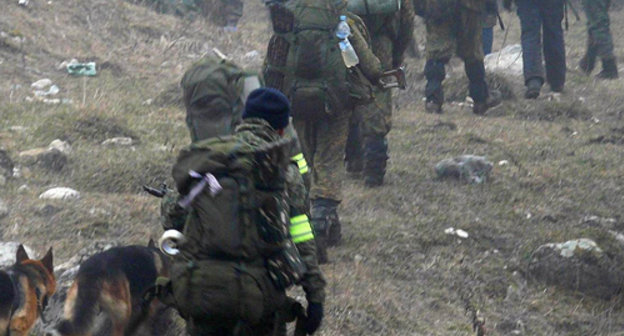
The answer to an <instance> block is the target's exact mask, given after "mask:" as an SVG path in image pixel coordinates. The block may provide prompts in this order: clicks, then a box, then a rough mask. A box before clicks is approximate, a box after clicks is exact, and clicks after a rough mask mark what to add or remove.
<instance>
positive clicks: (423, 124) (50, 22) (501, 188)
mask: <svg viewBox="0 0 624 336" xmlns="http://www.w3.org/2000/svg"><path fill="white" fill-rule="evenodd" d="M0 4H1V6H2V8H3V11H2V13H0V31H2V32H5V33H7V34H8V37H6V38H0V78H1V79H2V82H1V83H0V116H1V117H0V142H1V146H2V147H4V148H5V149H7V150H8V151H9V153H10V154H11V155H12V156H13V157H16V156H17V153H18V152H20V151H23V150H27V149H30V148H34V147H40V146H46V145H47V144H48V143H49V142H50V141H51V140H53V139H55V138H63V139H66V140H68V141H69V142H71V144H72V147H73V148H74V152H73V153H72V154H71V155H70V161H69V164H68V166H67V167H66V168H65V169H64V170H63V171H61V172H59V173H50V172H45V171H37V170H32V171H30V172H29V173H28V174H26V175H25V177H24V178H20V179H12V180H9V182H8V184H7V186H5V187H4V189H3V190H2V196H1V198H2V199H3V200H5V201H6V202H7V203H8V204H9V206H10V208H11V214H10V216H9V217H7V218H4V219H2V220H0V223H1V226H0V234H1V238H2V240H19V241H24V242H25V243H27V244H29V245H30V246H32V247H34V248H36V249H39V250H41V251H43V249H44V248H45V247H46V246H48V245H50V244H52V245H54V247H55V253H56V254H57V256H58V260H59V261H64V260H66V259H67V258H68V257H70V256H71V255H72V254H73V253H75V252H77V251H78V250H79V249H80V248H81V247H82V246H84V245H85V244H86V243H87V242H88V241H90V240H92V239H111V240H113V239H114V240H121V241H122V242H123V243H144V242H145V241H146V238H147V237H148V236H152V237H155V236H157V235H158V234H159V231H160V229H159V225H158V201H157V200H156V199H153V198H150V197H148V196H145V195H142V194H141V193H140V191H139V186H140V185H141V184H143V183H159V182H160V181H162V180H166V179H168V178H169V176H168V175H169V174H168V171H169V165H170V164H171V162H173V160H174V159H175V155H176V153H177V151H178V149H179V148H180V147H181V146H184V145H185V144H186V143H187V142H188V136H187V131H186V128H185V124H184V113H183V111H182V110H181V109H180V108H179V107H178V106H177V105H176V91H175V87H176V85H177V83H178V81H179V79H180V77H181V75H182V73H183V71H184V69H185V68H186V67H187V66H188V65H189V64H191V63H192V62H193V61H194V60H195V59H197V58H198V57H200V56H201V55H202V54H203V53H205V52H208V51H209V50H211V49H212V48H213V47H217V48H219V49H221V50H222V51H224V52H225V53H226V54H228V55H231V56H232V57H233V58H234V60H235V61H237V62H239V63H241V64H244V65H246V66H248V67H250V68H255V69H258V67H259V66H260V64H261V62H262V59H261V58H262V57H261V55H262V54H263V53H264V48H265V46H264V45H265V43H266V41H267V40H268V36H269V35H268V34H269V29H268V23H267V21H266V18H267V15H266V10H265V9H263V8H262V7H261V6H260V4H259V3H258V2H257V1H249V2H248V6H247V7H246V12H245V16H244V18H243V21H242V26H241V27H240V30H239V32H238V33H236V34H233V35H227V34H225V33H223V32H222V31H220V30H219V29H218V28H217V27H215V26H213V25H211V24H210V23H208V22H206V21H204V20H202V19H201V18H200V19H197V20H194V21H190V22H189V21H185V20H182V19H180V18H177V17H174V16H169V15H159V14H156V13H154V12H153V11H151V10H149V9H147V8H145V7H141V6H136V5H132V4H129V3H126V2H123V1H119V0H116V1H105V0H90V1H82V2H77V3H71V4H68V3H65V2H51V4H47V2H43V1H31V6H30V7H29V8H27V9H24V8H20V7H18V6H17V5H16V4H15V1H13V0H10V1H9V0H0ZM577 8H579V9H580V7H578V6H577ZM612 17H613V18H614V23H613V30H614V31H616V32H617V31H620V30H621V29H622V28H624V19H622V12H617V13H613V14H612ZM504 18H505V20H506V22H507V24H508V26H509V27H510V30H511V31H510V33H509V36H508V43H512V42H513V43H516V41H518V37H519V31H518V29H519V24H518V22H517V18H516V17H515V16H512V15H509V14H504ZM572 23H573V24H572V25H571V28H570V31H569V32H568V33H567V35H566V39H567V44H568V47H567V48H568V50H567V54H568V57H569V62H570V63H569V64H570V65H569V68H570V72H569V81H568V84H567V90H566V93H565V94H564V95H562V97H561V98H560V101H556V100H548V99H547V98H544V99H542V100H539V101H537V102H527V101H525V100H523V99H521V98H519V97H522V94H523V91H522V90H523V88H522V85H521V83H522V80H521V79H520V78H503V80H500V79H497V78H496V77H494V81H495V82H498V83H501V84H500V85H501V87H504V89H505V90H506V92H507V98H509V99H510V100H508V101H506V102H505V104H504V105H503V106H502V107H501V108H499V109H497V110H495V111H492V112H491V113H490V114H489V115H488V116H486V117H476V116H474V115H472V114H471V113H470V110H469V109H468V108H467V107H460V106H458V105H457V104H449V105H448V106H447V108H446V113H445V114H444V115H441V116H437V115H430V114H426V113H424V109H423V104H422V103H421V101H420V99H421V97H422V86H423V82H422V76H421V75H420V73H421V69H422V68H423V61H422V60H409V61H408V64H407V66H408V70H409V77H410V79H411V83H410V87H409V89H408V91H406V92H402V93H400V96H398V97H397V100H396V102H397V105H398V109H397V111H396V113H395V118H394V125H395V127H394V130H393V131H392V133H391V134H390V148H391V161H390V166H389V171H388V176H387V183H386V185H385V186H384V187H382V188H379V189H373V190H371V189H366V188H364V187H363V186H362V184H361V183H360V182H358V181H352V180H347V181H346V182H345V184H344V194H345V200H344V202H343V204H342V206H341V216H342V219H343V221H344V231H345V235H344V236H345V242H344V244H343V246H341V247H340V248H337V249H333V250H331V251H330V256H331V258H332V260H333V263H331V264H329V265H327V266H324V271H325V274H326V277H327V279H328V281H329V287H328V303H327V311H328V314H327V315H328V317H327V320H326V322H325V326H324V328H323V331H322V332H321V333H320V334H321V335H324V336H327V335H380V334H383V335H469V334H471V326H470V321H471V316H470V314H469V313H467V312H466V302H469V303H470V304H471V305H472V306H474V307H475V308H476V309H479V310H480V311H481V312H482V314H483V315H484V316H485V318H486V324H487V327H488V329H489V330H490V334H491V335H510V334H511V333H512V332H514V331H516V330H517V331H519V332H520V333H521V334H523V335H579V336H580V335H618V334H620V333H621V330H622V329H623V327H624V319H623V318H622V305H621V302H620V299H619V298H615V299H613V300H612V301H610V302H605V301H600V300H596V299H593V298H591V297H584V296H583V295H582V294H580V293H572V292H568V291H563V290H560V289H557V288H553V287H546V286H544V285H542V284H539V283H535V282H532V281H527V277H526V274H524V272H525V267H526V261H527V258H528V257H529V255H530V253H531V251H532V250H533V249H534V248H535V247H537V246H538V245H540V244H542V243H545V242H550V241H563V240H567V239H572V238H579V237H581V236H583V237H585V236H589V237H590V238H595V239H597V240H598V241H599V242H601V244H604V245H606V246H612V251H615V252H614V257H616V258H622V255H621V254H620V253H621V249H622V248H621V247H620V246H619V245H614V244H616V243H615V242H613V241H609V240H607V239H606V238H605V235H604V232H605V230H607V229H608V230H619V231H622V230H624V222H623V221H624V213H623V210H622V209H623V208H622V204H624V196H623V195H624V192H623V191H624V190H623V189H622V188H623V187H622V176H624V168H623V165H622V162H621V161H622V157H624V147H623V146H622V145H623V144H624V140H623V139H624V137H623V135H622V134H623V132H622V129H623V127H624V122H623V121H622V115H623V113H624V112H623V110H624V109H623V108H622V103H624V94H623V93H622V92H623V91H622V89H623V88H624V85H623V84H622V82H621V81H615V82H609V83H605V82H596V81H594V80H593V79H592V78H588V77H585V76H582V75H581V74H580V73H579V72H578V71H577V70H575V67H576V66H575V63H576V62H577V60H578V59H579V57H580V56H581V54H582V52H583V47H584V44H585V42H584V38H585V34H584V24H583V23H574V22H572ZM417 32H418V36H417V38H418V39H419V41H423V40H424V36H423V35H422V33H423V32H422V27H419V28H418V30H417ZM496 34H497V35H496V42H495V49H496V48H498V47H499V46H500V43H501V41H502V37H503V35H502V33H501V32H498V31H497V33H496ZM614 37H615V41H616V46H617V49H616V54H617V55H623V54H624V50H623V49H622V48H624V37H622V36H621V35H619V34H615V36H614ZM18 38H19V40H18ZM253 50H256V51H258V52H259V53H260V57H250V56H249V55H248V56H246V54H247V53H248V52H250V51H253ZM74 57H76V58H78V59H80V60H95V61H97V62H98V64H100V74H99V76H97V77H95V78H89V79H88V80H86V81H84V82H83V80H82V79H80V78H72V77H69V76H68V75H66V74H65V73H64V72H63V71H58V70H56V67H57V65H58V64H59V63H60V62H61V61H63V60H69V59H71V58H74ZM453 64H454V66H453V67H452V68H451V69H450V70H449V76H450V77H451V78H450V79H449V80H448V81H447V87H448V90H449V93H450V92H451V91H452V92H453V94H454V95H455V96H456V98H457V100H463V98H462V95H465V93H463V94H462V93H461V92H465V91H463V90H465V89H464V88H463V86H462V85H463V84H461V83H464V81H465V79H464V75H463V73H462V72H463V65H461V63H457V62H453ZM43 77H49V78H51V79H52V80H53V81H54V82H55V83H56V84H57V85H59V86H60V88H61V94H60V95H61V96H62V97H63V98H70V99H72V100H73V101H74V103H73V104H71V105H61V106H50V105H45V104H40V103H26V102H24V98H25V97H26V96H28V95H30V92H29V91H30V89H29V85H30V83H31V82H33V81H35V80H37V79H40V78H43ZM453 83H460V84H459V85H456V86H457V87H458V89H453ZM514 97H516V98H514ZM150 100H151V104H149V102H150ZM16 125H21V126H25V127H27V129H26V130H25V131H24V132H16V131H10V130H9V127H11V126H16ZM109 136H130V137H132V138H134V139H135V140H137V144H136V145H135V146H134V147H132V148H121V147H120V148H116V147H113V148H109V147H102V146H101V145H100V142H101V141H102V140H103V139H104V138H107V137H109ZM466 153H470V154H479V155H487V156H488V158H489V159H490V160H492V161H493V162H495V163H497V162H498V161H500V160H508V161H509V162H510V164H509V165H507V166H498V165H496V166H495V168H494V172H493V179H492V180H491V181H490V182H489V183H487V184H485V185H478V186H473V185H465V184H462V183H458V182H447V181H437V180H435V179H434V176H435V174H434V172H433V170H432V167H433V165H434V164H435V163H436V162H437V161H439V160H441V159H443V158H447V157H450V156H455V155H459V154H466ZM23 184H26V185H28V186H29V188H30V189H29V190H28V191H21V192H20V191H18V188H19V187H20V186H21V185H23ZM53 185H63V186H68V187H73V188H76V189H78V190H80V191H81V192H82V193H83V197H82V199H81V200H79V201H76V202H45V201H42V200H39V199H38V198H37V196H38V195H39V194H40V193H41V192H43V191H44V190H45V189H46V188H47V187H49V186H53ZM46 204H50V205H52V206H54V207H56V208H58V209H57V210H58V211H57V212H55V213H52V214H51V213H46V212H45V211H42V210H41V209H42V207H43V206H45V205H46ZM586 215H597V216H600V217H608V218H614V219H615V222H613V223H611V224H609V225H608V226H607V227H588V224H586V223H584V222H583V221H582V218H583V217H585V216H586ZM451 226H452V227H456V228H462V229H464V230H466V231H467V232H468V233H469V234H470V238H469V239H466V240H458V239H457V238H451V237H449V236H447V235H445V234H444V233H443V230H444V229H445V228H447V227H451ZM617 260H620V259H617Z"/></svg>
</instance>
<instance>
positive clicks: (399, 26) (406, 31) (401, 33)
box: [362, 0, 416, 66]
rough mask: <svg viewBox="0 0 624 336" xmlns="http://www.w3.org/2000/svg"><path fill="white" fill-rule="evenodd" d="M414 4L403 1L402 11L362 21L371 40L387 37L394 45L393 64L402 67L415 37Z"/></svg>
mask: <svg viewBox="0 0 624 336" xmlns="http://www.w3.org/2000/svg"><path fill="white" fill-rule="evenodd" d="M415 15H416V13H415V10H414V2H413V1H412V0H401V10H400V11H399V12H397V13H394V14H390V15H368V16H363V17H362V19H363V20H364V23H365V24H366V27H368V30H369V32H370V34H371V38H372V39H373V40H374V39H377V38H379V37H381V36H387V37H389V38H390V39H391V41H392V44H393V48H392V49H393V51H392V53H393V55H392V57H393V58H394V60H393V62H392V63H393V64H394V65H395V66H398V65H400V63H401V62H402V55H403V53H404V52H405V50H407V48H408V46H409V44H410V42H411V41H412V39H413V37H414V16H415Z"/></svg>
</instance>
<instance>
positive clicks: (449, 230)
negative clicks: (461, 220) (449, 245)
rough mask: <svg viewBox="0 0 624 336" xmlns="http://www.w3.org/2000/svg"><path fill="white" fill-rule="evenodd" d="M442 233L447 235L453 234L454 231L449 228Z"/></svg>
mask: <svg viewBox="0 0 624 336" xmlns="http://www.w3.org/2000/svg"><path fill="white" fill-rule="evenodd" d="M444 233H446V234H447V235H452V234H455V229H454V228H452V227H450V228H448V229H446V230H444Z"/></svg>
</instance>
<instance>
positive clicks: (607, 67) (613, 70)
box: [596, 57, 619, 79]
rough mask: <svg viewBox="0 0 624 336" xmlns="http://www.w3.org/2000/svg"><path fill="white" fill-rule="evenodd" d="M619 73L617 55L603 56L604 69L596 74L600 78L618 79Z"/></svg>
mask: <svg viewBox="0 0 624 336" xmlns="http://www.w3.org/2000/svg"><path fill="white" fill-rule="evenodd" d="M618 77H619V75H618V67H617V63H616V62H615V57H610V58H603V59H602V71H600V73H599V74H597V75H596V78H598V79H617V78H618Z"/></svg>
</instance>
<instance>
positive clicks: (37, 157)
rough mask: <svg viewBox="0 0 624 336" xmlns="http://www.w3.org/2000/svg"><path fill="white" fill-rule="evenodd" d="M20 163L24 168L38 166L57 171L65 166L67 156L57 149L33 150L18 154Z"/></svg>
mask: <svg viewBox="0 0 624 336" xmlns="http://www.w3.org/2000/svg"><path fill="white" fill-rule="evenodd" d="M19 159H20V163H21V164H23V165H24V166H35V165H36V166H40V167H43V168H45V169H49V170H54V171H59V170H61V169H63V167H65V165H66V164H67V155H66V154H65V153H63V152H62V151H60V150H58V149H57V148H52V147H50V148H35V149H31V150H27V151H23V152H21V153H19Z"/></svg>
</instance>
